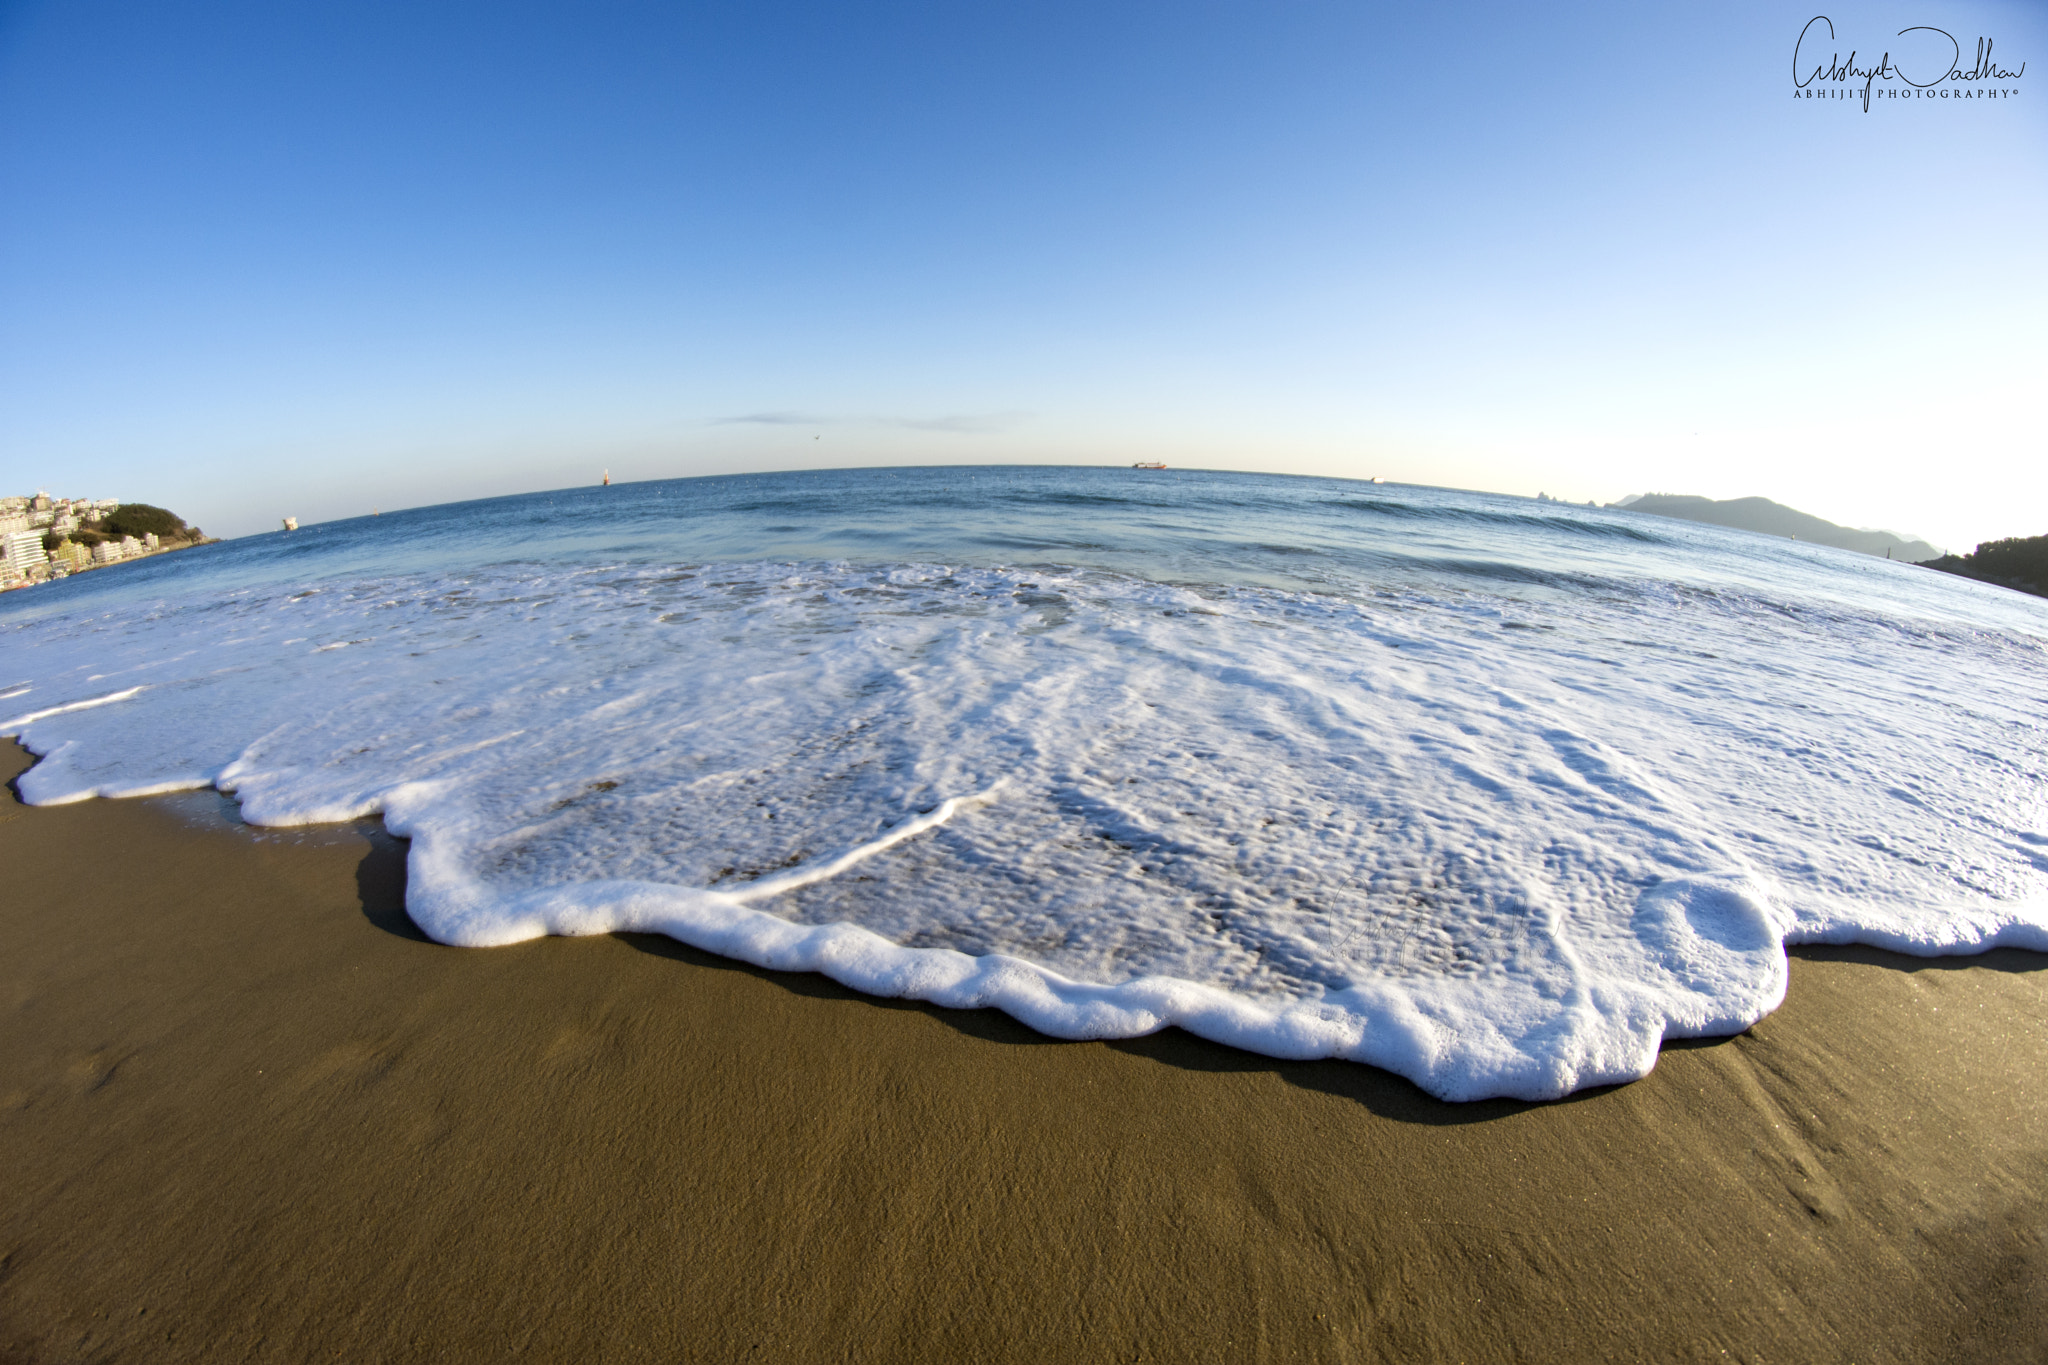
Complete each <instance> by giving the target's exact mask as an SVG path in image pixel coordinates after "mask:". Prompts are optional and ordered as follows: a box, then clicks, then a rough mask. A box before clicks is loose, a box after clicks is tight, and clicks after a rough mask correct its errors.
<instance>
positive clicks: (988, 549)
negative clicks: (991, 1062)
mask: <svg viewBox="0 0 2048 1365" xmlns="http://www.w3.org/2000/svg"><path fill="white" fill-rule="evenodd" d="M0 734H7V735H17V736H19V737H20V739H21V740H22V742H23V743H24V744H26V745H27V746H28V747H29V748H30V749H31V750H32V751H34V752H35V753H36V754H38V755H40V756H41V758H40V762H38V764H37V765H36V766H35V767H34V768H33V769H31V770H30V771H29V772H28V773H26V774H24V775H23V777H22V778H21V779H20V781H19V789H20V791H21V793H22V795H23V796H24V798H25V799H27V800H29V801H31V802H33V803H37V804H50V803H56V802H63V801H74V800H81V799H85V798H89V797H95V796H100V797H109V796H127V795H136V794H141V793H148V792H163V791H171V790H178V789H183V788H192V787H205V786H215V787H218V788H219V789H221V790H222V791H224V792H229V793H232V794H233V795H234V796H235V798H236V799H238V800H239V802H240V803H241V810H242V814H243V816H244V818H246V819H247V820H249V821H250V822H252V823H255V824H263V825H294V824H308V823H314V822H324V821H337V820H348V819H354V818H358V817H362V816H366V815H370V814H381V815H382V816H383V818H384V820H385V822H386V824H387V825H388V826H389V827H390V828H391V829H392V830H393V831H394V832H395V833H398V834H400V835H403V836H406V837H408V838H409V839H410V840H411V845H410V852H409V878H410V880H409V890H408V907H409V909H410V911H411V914H412V916H413V918H414V919H415V920H416V921H417V922H418V924H419V925H420V927H421V928H422V929H423V930H425V931H426V932H427V933H428V934H430V935H432V936H433V937H434V938H436V939H439V940H441V941H442V942H445V943H452V944H464V945H474V946H478V947H482V946H487V945H492V944H503V943H510V942H515V941H518V940H521V939H528V938H533V937H536V936H539V935H543V934H551V933H552V934H593V933H605V932H611V931H616V930H637V931H653V932H660V933H665V934H670V935H673V936H674V937H676V938H678V939H681V940H683V941H685V942H688V943H692V944H695V945H697V946H699V947H702V948H706V949H709V950H710V951H713V952H717V953H722V954H726V955H728V956H731V957H734V958H739V959H743V960H745V961H748V962H753V963H757V964H760V965H763V966H767V967H774V968H786V969H795V970H806V971H819V972H824V973H826V974H828V975H830V976H832V977H834V978H836V979H838V980H840V981H842V982H845V983H847V984H848V985H851V986H853V987H855V988H857V989H859V990H862V991H866V992H870V993H873V994H876V995H885V996H908V997H913V998H917V999H922V1000H930V1001H936V1002H939V1003H941V1004H945V1005H953V1006H962V1007H979V1006H993V1007H996V1008H1000V1009H1003V1010H1006V1011H1008V1012H1009V1013H1011V1014H1013V1015H1015V1016H1016V1017H1017V1018H1019V1019H1021V1020H1023V1021H1024V1022H1026V1023H1027V1024H1029V1025H1031V1026H1032V1027H1033V1028H1036V1029H1038V1030H1041V1031H1043V1032H1045V1033H1047V1034H1051V1035H1055V1036H1058V1037H1064V1038H1107V1037H1125V1036H1130V1035H1135V1034H1142V1033H1147V1032H1150V1031H1152V1030H1155V1029H1158V1028H1161V1027H1164V1026H1167V1025H1169V1024H1173V1025H1179V1026H1180V1027H1182V1028H1186V1029H1189V1030H1191V1031H1193V1032H1195V1033H1198V1034H1201V1035H1203V1036H1205V1037H1208V1038H1213V1039H1217V1040H1220V1041H1222V1042H1225V1043H1230V1044H1234V1045H1236V1046H1238V1047H1242V1048H1247V1049H1250V1050H1252V1051H1255V1052H1259V1053H1265V1054H1268V1055H1271V1056H1275V1057H1287V1058H1306V1057H1325V1056H1329V1057H1346V1058H1353V1059H1356V1060H1358V1061H1363V1062H1368V1063H1372V1064H1374V1065H1377V1066H1382V1067H1385V1068H1388V1069H1389V1070H1392V1071H1395V1072H1398V1073H1400V1074H1401V1075H1404V1076H1407V1077H1409V1078H1410V1079H1412V1080H1414V1081H1415V1082H1416V1083H1417V1084H1418V1085H1420V1086H1422V1087H1423V1088H1424V1089H1426V1090H1428V1091H1430V1092H1432V1093H1433V1094H1436V1095H1439V1096H1442V1097H1444V1098H1447V1099H1474V1098H1480V1097H1485V1096H1497V1095H1508V1096H1518V1097H1524V1098H1546V1097H1555V1096H1559V1095H1563V1094H1566V1093H1568V1092H1570V1091H1572V1090H1574V1089H1577V1088H1579V1087H1582V1086H1588V1085H1598V1084H1605V1083H1609V1082H1615V1081H1622V1080H1628V1079H1631V1078H1634V1077H1637V1076H1641V1075H1643V1074H1644V1073H1645V1072H1647V1071H1648V1070H1649V1069H1650V1068H1651V1066H1652V1065H1653V1064H1654V1063H1655V1060H1656V1055H1657V1048H1658V1045H1659V1043H1660V1042H1661V1040H1663V1039H1665V1038H1674V1037H1691V1036H1698V1035H1716V1034H1727V1033H1732V1032H1737V1031H1740V1030H1741V1029H1743V1028H1745V1027H1747V1026H1748V1025H1749V1024H1751V1023H1753V1022H1754V1021H1755V1020H1757V1019H1758V1018H1760V1017H1761V1016H1763V1015H1764V1014H1766V1013H1767V1012H1769V1011H1770V1010H1771V1009H1772V1008H1774V1007H1775V1006H1776V1005H1777V1004H1778V1003H1779V1001H1780V1000H1781V999H1782V998H1783V995H1784V992H1785V987H1786V962H1785V952H1784V949H1785V945H1786V944H1787V943H1815V942H1820V943H1852V942H1853V943H1870V944H1877V945H1881V946H1884V947H1887V948H1893V949H1897V950H1899V951H1902V952H1907V953H1915V954H1942V953H1968V952H1976V951H1980V950H1982V949H1985V948H1987V947H1990V946H1993V945H1999V944H2004V945H2015V946H2021V947H2027V948H2032V949H2034V950H2037V951H2043V950H2048V602H2044V601H2041V600H2038V599H2034V598H2030V597H2025V596H2022V595H2020V594H2016V593H2011V592H2007V591H2004V590H2001V589H1997V588H1992V587H1988V586H1986V585H1983V584H1979V583H1974V582H1969V581H1967V580H1963V579H1959V578H1953V577H1949V576H1946V575H1942V574H1938V573H1934V572H1932V571H1928V570H1923V569H1918V568H1914V567H1912V566H1909V565H1904V564H1895V563H1890V562H1888V561H1885V560H1882V559H1872V558H1869V557H1867V556H1862V555H1856V554H1852V553H1849V552H1846V551H1839V550H1833V549H1829V548H1826V547H1823V546H1817V545H1810V544H1803V543H1798V542H1793V541H1785V540H1776V539H1770V538H1766V537H1762V536H1757V535H1752V534H1748V533H1744V532H1738V531H1729V530H1724V529H1720V528H1716V527H1711V526H1700V525H1694V524H1690V523H1686V522H1679V521H1671V520H1665V519H1660V518H1657V517H1653V516H1648V515H1643V514H1635V513H1630V512H1628V511H1625V510H1602V509H1596V508H1592V507H1576V506H1569V505H1565V504H1561V503H1554V502H1532V501H1529V500H1527V499H1522V498H1511V497H1502V496H1494V495H1488V494H1479V493H1467V492H1453V491H1447V490H1443V489H1434V488H1422V487H1411V486H1400V485H1381V484H1371V483H1358V482H1348V481H1342V480H1330V479H1308V478H1283V477H1271V476H1260V475H1247V474H1224V473H1210V472H1201V471H1188V470H1165V471H1147V470H1132V469H1089V468H973V469H929V468H923V469H875V470H858V471H840V472H823V473H790V474H773V475H751V476H740V477H730V478H705V479H682V480H673V481H668V482H660V483H641V484H633V485H624V486H615V487H610V488H581V489H571V490H564V491H560V492H555V493H543V494H534V495H530V496H522V497H511V498H498V499H492V500H488V501H481V502H472V503H462V504H456V505H451V506H445V507H431V508H423V509H418V510H415V511H409V512H397V513H390V514H387V515H384V516H381V517H374V518H359V519H356V520H352V521H342V522H332V523H327V524H323V525H317V526H310V527H306V528H304V529H302V530H300V531H298V532H295V533H289V534H287V533H274V534H269V535H260V536H253V537H249V538H246V539H242V540H235V541H230V542H226V543H222V544H217V545H211V546H206V547H202V548H198V549H193V550H188V551H182V552H179V553H176V554H171V555H165V556H162V557H160V558H156V559H149V560H144V561H140V562H137V563H133V564H127V565H119V566H114V567H111V568H107V569H101V570H97V571H94V572H92V573H89V574H84V575H81V576H78V577H76V578H73V579H71V580H68V581H65V582H62V583H57V584H52V585H49V586H45V587H39V588H35V589H30V590H27V591H22V592H17V593H12V594H8V595H7V596H6V597H4V598H0ZM682 988H683V987H682V985H681V984H680V983H679V984H678V989H682Z"/></svg>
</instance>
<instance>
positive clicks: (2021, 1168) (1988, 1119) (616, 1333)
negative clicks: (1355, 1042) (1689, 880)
mask: <svg viewBox="0 0 2048 1365" xmlns="http://www.w3.org/2000/svg"><path fill="white" fill-rule="evenodd" d="M5 758H6V765H7V766H6V774H7V775H8V776H12V775H13V774H14V773H16V772H18V771H20V770H21V769H22V768H23V767H24V766H26V763H27V761H28V760H27V758H26V756H25V755H23V754H21V753H20V751H18V750H14V749H11V748H10V749H8V750H7V751H6V754H5ZM232 812H233V807H232V805H231V804H230V803H228V802H227V801H226V800H224V799H223V798H221V797H220V796H218V795H217V794H214V793H210V792H202V793H192V794H186V795H181V796H175V797H163V798H151V799H143V800H132V801H121V802H108V801H90V802H85V803H81V804H77V805H70V806H63V807H54V808H45V809H28V808H24V807H22V806H21V805H20V804H19V803H18V802H16V801H15V800H14V798H13V797H12V795H11V794H10V795H9V796H7V797H6V799H5V805H4V806H0V850H4V858H5V862H6V866H7V868H8V869H9V882H10V887H11V889H10V892H9V894H8V896H7V897H6V899H5V910H4V915H0V934H4V941H5V948H4V952H0V978H4V992H5V996H4V999H5V1007H6V1010H7V1016H6V1017H7V1029H6V1037H7V1046H6V1048H5V1049H4V1051H0V1170H4V1171H5V1172H6V1173H7V1174H6V1179H5V1182H4V1194H0V1360H4V1361H6V1362H10V1363H12V1362H57V1361H83V1360H92V1361H134V1362H144V1361H209V1362H224V1361H245V1360H246V1361H305V1360H317V1359H343V1360H362V1361H368V1360H380V1361H381V1360H455V1359H470V1360H496V1359H511V1358H522V1359H535V1360H608V1361H609V1360H664V1361H666V1360H710V1361H722V1360H857V1361H866V1360H874V1361H887V1360H931V1361H964V1360H976V1361H992V1360H1006V1361H1007V1360H1015V1361H1041V1360H1102V1361H1112V1360H1114V1361H1130V1360H1160V1361H1184V1360H1188V1361H1192V1360H1217V1361H1237V1360H1331V1361H1339V1360H1343V1361H1353V1360H1356V1361H1373V1360H1388V1361H1474V1362H1477V1361H1518V1360H1527V1361H1578V1360H1614V1361H1637V1360H1641V1361H1674V1360H1716V1361H1718V1360H1745V1361H1801V1362H1814V1361H1855V1362H1879V1361H1957V1360H1968V1361H1977V1360H2038V1359H2043V1358H2048V1309H2044V1307H2043V1305H2044V1303H2048V1247H2044V1245H2043V1236H2044V1231H2048V1085H2044V1083H2043V1080H2042V1078H2043V1076H2044V1075H2048V958H2043V957H2041V956H2039V955H2033V954H2025V953H2019V952H2011V951H2001V952H1994V953H1990V954H1986V955H1984V956H1981V957H1975V958H1955V959H1943V960H1934V961H1924V960H1916V959H1910V958H1904V957H1898V956H1893V955H1889V954H1884V953H1879V952H1874V951H1867V950H1860V949H1840V950H1802V951H1800V952H1797V953H1795V955H1794V961H1793V966H1792V985H1791V994H1790V998H1789V999H1788V1001H1787V1002H1786V1004H1785V1005H1784V1007H1783V1008H1782V1009H1780V1010H1779V1011H1778V1012H1777V1013H1776V1014H1774V1015H1772V1016H1771V1017H1770V1018H1768V1019H1766V1020H1765V1021H1764V1022H1763V1023H1761V1024H1760V1025H1758V1026H1757V1027H1756V1028H1755V1029H1753V1030H1751V1031H1750V1032H1749V1033H1747V1034H1745V1035H1743V1036H1741V1037H1739V1038H1734V1039H1728V1040H1716V1041H1711V1042H1703V1043H1692V1044H1684V1045H1675V1046H1672V1047H1669V1048H1667V1049H1666V1050H1665V1053H1664V1055H1663V1058H1662V1060H1661V1062H1660V1063H1659V1065H1658V1068H1657V1070H1656V1071H1655V1072H1654V1073H1653V1074H1652V1075H1651V1076H1650V1077H1649V1078H1647V1079H1646V1080H1643V1081H1641V1082H1639V1083H1637V1084H1634V1085H1629V1086H1625V1087H1620V1088H1616V1089H1611V1090H1604V1091H1595V1092H1587V1093H1582V1094H1580V1095H1578V1096H1575V1097H1573V1098H1572V1099H1570V1100H1567V1101H1565V1102H1561V1103H1556V1104H1550V1105H1536V1106H1531V1105H1523V1104H1516V1103H1505V1102H1499V1103H1483V1104H1475V1105H1462V1106H1459V1105H1447V1104H1443V1103H1439V1102H1437V1101H1434V1100H1431V1099H1429V1098H1428V1097H1426V1096H1424V1095H1423V1094H1422V1093H1421V1092H1419V1091H1418V1090H1416V1089H1415V1088H1414V1087H1413V1086H1412V1085H1410V1084H1409V1083H1407V1082H1406V1081H1403V1080H1399V1079H1397V1078H1395V1077H1392V1076H1390V1075H1387V1074H1385V1073H1381V1072H1378V1071H1374V1070H1372V1069H1369V1068H1366V1067H1362V1066H1356V1065H1351V1064H1346V1063H1336V1062H1326V1063H1311V1064H1284V1063H1276V1062H1273V1061H1270V1060H1268V1059H1264V1058H1260V1057H1256V1056H1251V1055H1247V1054H1244V1053H1240V1052H1235V1051H1232V1050H1230V1049H1227V1048H1223V1047H1218V1046H1214V1045H1210V1044H1207V1043H1203V1042H1200V1041H1197V1040H1195V1039H1193V1038H1190V1037H1188V1036H1186V1035H1183V1034H1179V1033H1175V1032H1169V1033H1166V1034H1162V1035H1158V1036H1154V1037H1151V1038H1146V1039H1141V1040H1138V1041H1135V1042H1126V1043H1113V1044H1111V1043H1060V1042H1054V1041H1050V1040H1047V1039H1044V1038H1041V1037H1039V1036H1037V1035H1035V1034H1032V1033H1031V1032H1029V1031H1027V1030H1025V1029H1024V1028H1022V1027H1021V1026H1019V1025H1017V1024H1015V1023H1013V1022H1012V1021H1010V1020H1008V1019H1006V1018H1004V1017H1002V1016H1000V1015H997V1014H992V1013H988V1012H973V1013H962V1012H951V1011H945V1010H939V1009H935V1008H929V1007H924V1006H918V1005H907V1004H902V1003H898V1002H890V1001H877V1000H873V999H869V998H866V997H861V996H856V995H854V994H852V993H851V992H848V991H846V990H843V989H841V988H839V987H837V986H835V985H833V984H832V983H830V982H828V981H825V980H823V979H821V978H816V977H805V976H788V975H779V974H775V973H769V972H762V971H757V970H754V969H751V968H747V967H742V966H738V965H735V964H733V963H730V962H726V961H722V960H720V959H717V958H713V957H709V956H706V955H704V954H701V953H697V952H694V951H692V950H689V949H686V948H682V947H679V946H677V945H675V944H673V943H671V942H669V941H667V940H659V939H647V938H639V937H632V936H611V937H601V938H594V939H579V940H567V939H550V940H545V941H540V942H534V943H528V944H524V945H521V946H517V947H512V948H503V949H492V950H460V949H452V948H444V947H441V946H438V945H435V944H433V943H430V942H427V941H425V940H424V939H423V938H422V937H421V936H420V935H419V934H418V932H417V931H416V930H415V929H414V928H413V927H412V925H411V923H410V921H408V920H407V919H406V917H405V914H404V911H403V908H402V907H403V894H404V863H403V853H404V849H403V845H402V844H400V843H398V842H397V841H395V840H393V839H391V838H390V837H389V836H387V835H385V834H384V833H383V832H382V830H381V828H380V827H379V826H377V825H376V824H375V823H374V822H363V823H359V824H356V825H350V826H344V827H332V828H325V829H316V830H306V831H275V830H255V829H250V828H248V827H246V826H242V825H240V824H238V823H237V822H236V821H235V820H234V819H233V814H232Z"/></svg>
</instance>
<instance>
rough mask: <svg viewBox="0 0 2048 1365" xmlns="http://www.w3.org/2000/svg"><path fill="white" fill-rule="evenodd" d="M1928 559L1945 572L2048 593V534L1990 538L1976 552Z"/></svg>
mask: <svg viewBox="0 0 2048 1365" xmlns="http://www.w3.org/2000/svg"><path fill="white" fill-rule="evenodd" d="M1925 563H1926V565H1927V567H1928V568H1930V569H1940V570H1941V571H1942V572H1943V573H1953V574H1961V575H1962V576H1963V577H1964V578H1974V579H1977V580H1978V581H1979V582H1983V583H1996V584H1997V585H1998V586H1999V587H2001V588H2018V589H2019V590H2020V591H2021V592H2030V593H2033V594H2034V595H2035V596H2036V597H2048V536H2023V537H2018V538H2015V539H2012V540H1987V541H1985V542H1983V543H1982V544H1981V545H1979V546H1978V547H1977V549H1976V552H1975V553H1973V554H1967V555H1943V556H1942V557H1941V558H1939V559H1930V560H1927V561H1925Z"/></svg>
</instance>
